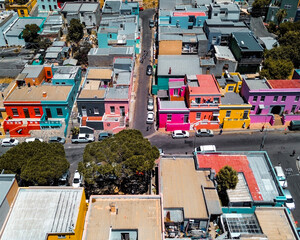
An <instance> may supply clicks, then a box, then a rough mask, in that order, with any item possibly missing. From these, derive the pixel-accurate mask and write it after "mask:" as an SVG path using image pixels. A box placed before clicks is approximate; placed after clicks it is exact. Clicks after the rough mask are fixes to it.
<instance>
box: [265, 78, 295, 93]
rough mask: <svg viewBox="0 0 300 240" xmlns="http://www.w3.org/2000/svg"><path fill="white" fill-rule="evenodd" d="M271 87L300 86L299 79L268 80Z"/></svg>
mask: <svg viewBox="0 0 300 240" xmlns="http://www.w3.org/2000/svg"><path fill="white" fill-rule="evenodd" d="M268 83H269V84H270V86H271V88H273V89H278V88H298V91H299V88H300V80H268Z"/></svg>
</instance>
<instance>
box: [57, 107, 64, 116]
mask: <svg viewBox="0 0 300 240" xmlns="http://www.w3.org/2000/svg"><path fill="white" fill-rule="evenodd" d="M56 113H57V116H62V115H63V111H62V109H61V108H56Z"/></svg>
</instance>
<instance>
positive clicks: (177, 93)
mask: <svg viewBox="0 0 300 240" xmlns="http://www.w3.org/2000/svg"><path fill="white" fill-rule="evenodd" d="M185 90H186V86H185V83H184V78H170V80H169V98H170V101H184V96H185Z"/></svg>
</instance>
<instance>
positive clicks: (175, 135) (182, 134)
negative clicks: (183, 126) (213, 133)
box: [172, 130, 190, 138]
mask: <svg viewBox="0 0 300 240" xmlns="http://www.w3.org/2000/svg"><path fill="white" fill-rule="evenodd" d="M189 136H190V134H189V132H187V131H183V130H175V131H173V132H172V138H188V137H189Z"/></svg>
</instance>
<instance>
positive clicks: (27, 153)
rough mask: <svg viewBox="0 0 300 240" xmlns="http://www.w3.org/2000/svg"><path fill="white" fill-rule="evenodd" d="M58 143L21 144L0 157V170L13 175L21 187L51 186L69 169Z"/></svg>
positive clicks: (35, 142) (63, 151)
mask: <svg viewBox="0 0 300 240" xmlns="http://www.w3.org/2000/svg"><path fill="white" fill-rule="evenodd" d="M69 166H70V164H69V162H68V161H67V159H66V156H65V150H64V147H63V146H62V145H61V144H59V143H45V142H40V141H34V142H30V143H26V142H24V143H21V144H19V145H17V146H15V147H13V148H11V149H10V150H8V151H7V152H6V153H5V154H4V155H2V156H1V157H0V169H1V170H2V169H4V171H5V173H15V174H16V177H17V180H18V181H19V182H20V185H21V186H30V185H42V186H44V185H52V184H54V183H55V182H56V181H57V180H58V179H59V177H60V176H61V175H62V174H63V173H64V172H65V171H66V170H67V169H68V168H69Z"/></svg>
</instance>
